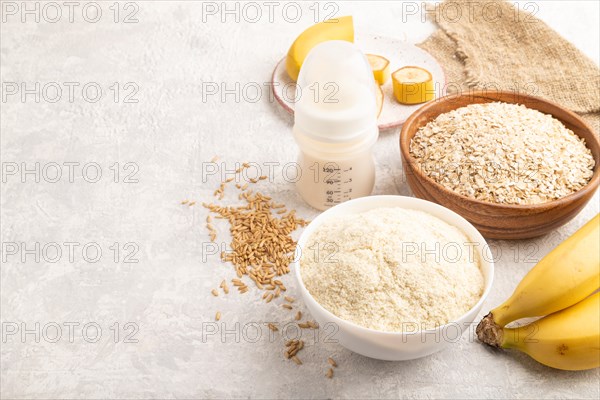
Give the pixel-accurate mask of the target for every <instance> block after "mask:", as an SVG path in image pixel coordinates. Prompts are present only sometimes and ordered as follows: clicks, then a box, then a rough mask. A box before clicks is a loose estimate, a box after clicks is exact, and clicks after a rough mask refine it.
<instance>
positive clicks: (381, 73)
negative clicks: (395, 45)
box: [367, 54, 390, 85]
mask: <svg viewBox="0 0 600 400" xmlns="http://www.w3.org/2000/svg"><path fill="white" fill-rule="evenodd" d="M367 60H369V64H371V68H372V69H373V78H375V80H376V81H377V83H378V84H379V85H383V84H384V83H386V82H387V81H388V79H390V61H389V60H388V59H387V58H385V57H382V56H378V55H376V54H367Z"/></svg>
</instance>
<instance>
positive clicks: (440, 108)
mask: <svg viewBox="0 0 600 400" xmlns="http://www.w3.org/2000/svg"><path fill="white" fill-rule="evenodd" d="M494 101H502V102H505V103H515V104H523V105H525V106H526V107H528V108H532V109H534V110H538V111H540V112H543V113H545V114H550V115H552V116H553V117H554V118H556V119H558V120H560V121H561V122H562V123H563V124H564V125H565V126H566V127H567V128H569V129H571V130H572V131H573V132H574V133H575V134H576V135H578V136H579V137H582V138H584V139H585V143H586V145H587V147H588V148H589V149H590V150H591V152H592V155H593V157H594V160H595V162H596V165H595V166H594V174H593V176H592V179H591V180H590V182H589V183H588V184H587V185H586V186H585V187H583V188H582V189H581V190H579V191H577V192H575V193H572V194H570V195H568V196H565V197H562V198H560V199H558V200H553V201H549V202H546V203H541V204H534V205H512V204H497V203H491V202H484V201H480V200H475V199H472V198H469V197H466V196H463V195H460V194H458V193H455V192H453V191H451V190H449V189H446V188H445V187H444V186H442V185H441V184H439V183H437V182H435V181H433V180H432V179H431V178H429V177H427V176H426V175H425V174H424V173H423V171H421V169H420V168H419V167H418V165H417V161H416V160H415V159H414V158H413V157H412V155H411V154H410V141H411V139H412V138H413V136H414V135H415V134H416V133H417V131H418V129H419V128H420V127H422V126H424V125H426V124H427V123H428V122H430V121H431V120H433V119H435V118H436V117H437V116H438V115H440V114H443V113H446V112H448V111H452V110H455V109H457V108H460V107H464V106H466V105H469V104H480V103H490V102H494ZM400 152H401V154H402V164H403V168H404V172H405V174H406V179H407V181H408V184H409V186H410V188H411V189H412V191H413V193H414V194H415V196H416V197H419V198H421V199H425V200H429V201H433V202H435V203H438V204H441V205H443V206H445V207H447V208H449V209H451V210H453V211H455V212H457V213H458V214H460V215H462V216H463V217H464V218H465V219H467V220H468V221H469V222H471V223H472V224H473V225H474V226H475V227H476V228H477V229H478V230H479V231H480V232H481V233H482V234H483V235H484V236H485V237H488V238H496V239H524V238H531V237H536V236H540V235H543V234H545V233H548V232H550V231H552V230H553V229H556V228H558V227H560V226H562V225H564V224H566V223H567V222H569V221H570V220H571V219H572V218H573V217H574V216H575V215H577V213H579V211H581V209H582V208H583V207H584V206H585V205H586V204H587V202H588V201H589V200H590V199H591V198H592V196H593V195H594V192H595V191H596V189H597V188H598V184H599V182H600V143H599V142H598V138H597V137H596V134H595V133H594V131H593V130H592V128H591V127H590V126H589V125H588V124H586V123H585V122H584V121H583V120H582V119H581V118H579V116H577V115H576V114H574V113H572V112H571V111H569V110H567V109H565V108H563V107H561V106H559V105H558V104H555V103H552V102H550V101H547V100H543V99H541V98H537V97H533V96H527V95H524V94H518V93H513V92H501V91H490V92H485V91H481V92H469V93H465V94H458V95H451V96H445V97H442V98H440V99H437V100H434V101H432V102H430V103H428V104H426V105H424V106H423V107H421V108H420V109H418V110H417V111H416V112H415V113H414V114H412V115H411V116H410V118H408V119H407V120H406V122H405V123H404V125H403V127H402V132H401V133H400Z"/></svg>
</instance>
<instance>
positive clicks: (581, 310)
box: [476, 214, 600, 370]
mask: <svg viewBox="0 0 600 400" xmlns="http://www.w3.org/2000/svg"><path fill="white" fill-rule="evenodd" d="M599 287H600V214H598V215H596V217H594V218H593V219H592V220H591V221H589V222H588V223H587V224H586V225H584V226H583V227H582V228H581V229H579V230H578V231H577V232H575V234H574V235H573V236H571V237H569V238H568V239H567V240H565V241H564V242H563V243H561V244H560V245H559V246H558V247H556V248H555V249H554V250H552V251H551V252H550V253H549V254H548V255H547V256H546V257H544V258H543V259H542V260H541V261H540V262H539V263H538V264H537V265H536V266H535V267H533V269H532V270H531V271H529V273H528V274H527V275H526V276H525V278H523V280H522V281H521V283H519V285H518V286H517V288H516V289H515V291H514V293H513V294H512V296H510V298H509V299H508V300H506V301H505V302H504V303H503V304H501V305H500V306H499V307H497V308H495V309H493V310H492V311H490V313H489V314H488V315H486V316H485V317H484V318H483V319H482V320H481V322H480V323H479V325H478V326H477V331H476V332H477V337H478V338H479V340H480V341H482V342H483V343H486V344H489V345H491V346H495V347H500V348H505V349H509V348H514V349H517V350H520V351H522V352H524V353H526V354H528V355H529V356H531V357H532V358H534V359H535V360H537V361H538V362H540V363H542V364H544V365H547V366H549V367H553V368H558V369H564V370H584V369H591V368H597V367H599V366H600V293H599V292H598V291H597V290H598V288H599ZM540 316H544V317H543V318H541V319H538V320H536V321H534V322H532V323H530V324H528V325H524V326H520V327H515V328H506V325H507V324H509V323H511V322H513V321H516V320H519V319H521V318H530V317H540Z"/></svg>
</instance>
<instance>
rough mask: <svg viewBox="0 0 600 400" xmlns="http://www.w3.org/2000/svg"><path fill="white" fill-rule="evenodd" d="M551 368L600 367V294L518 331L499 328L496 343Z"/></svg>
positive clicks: (576, 369)
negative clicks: (524, 354) (522, 353)
mask: <svg viewBox="0 0 600 400" xmlns="http://www.w3.org/2000/svg"><path fill="white" fill-rule="evenodd" d="M490 344H492V345H495V346H498V347H502V348H505V349H517V350H520V351H522V352H524V353H526V354H528V355H529V356H530V357H532V358H533V359H535V360H536V361H538V362H540V363H542V364H544V365H547V366H549V367H552V368H558V369H564V370H570V371H578V370H584V369H592V368H597V367H600V293H598V292H597V293H595V294H593V295H592V296H590V297H588V298H586V299H584V300H582V301H581V302H579V303H577V304H575V305H573V306H571V307H568V308H566V309H564V310H562V311H558V312H556V313H554V314H550V315H548V316H546V317H544V318H541V319H539V320H537V321H535V322H532V323H531V324H528V325H525V326H521V327H518V328H504V329H502V328H500V331H498V335H497V340H496V343H490Z"/></svg>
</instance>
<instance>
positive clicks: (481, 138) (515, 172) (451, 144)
mask: <svg viewBox="0 0 600 400" xmlns="http://www.w3.org/2000/svg"><path fill="white" fill-rule="evenodd" d="M410 152H411V154H412V156H413V157H414V158H415V159H416V162H417V167H418V168H420V169H421V170H422V171H423V172H424V173H425V174H426V175H427V176H429V177H430V178H432V179H433V180H434V181H436V182H438V183H440V184H441V185H443V186H445V187H446V188H448V189H450V190H452V191H454V192H456V193H458V194H461V195H464V196H467V197H470V198H473V199H477V200H481V201H487V202H493V203H504V204H539V203H544V202H547V201H551V200H555V199H558V198H561V197H564V196H567V195H569V194H571V193H574V192H576V191H578V190H580V189H581V188H583V187H584V186H585V185H586V184H587V183H588V182H589V180H590V179H591V177H592V175H593V168H594V159H593V157H592V154H591V151H590V150H589V149H588V148H587V147H586V145H585V140H583V139H581V138H579V137H578V136H576V135H575V134H574V133H573V131H571V130H570V129H567V128H566V127H565V126H564V125H563V124H562V123H561V122H560V121H559V120H557V119H555V118H553V117H552V116H550V115H546V114H543V113H541V112H539V111H537V110H532V109H529V108H527V107H525V106H523V105H515V104H507V103H487V104H472V105H468V106H466V107H462V108H459V109H456V110H453V111H450V112H448V113H445V114H441V115H439V116H438V117H437V118H436V119H435V120H433V121H431V122H430V123H428V124H427V125H426V126H424V127H422V128H421V129H419V131H418V132H417V134H416V135H415V136H414V138H413V139H412V141H411V144H410Z"/></svg>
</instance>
